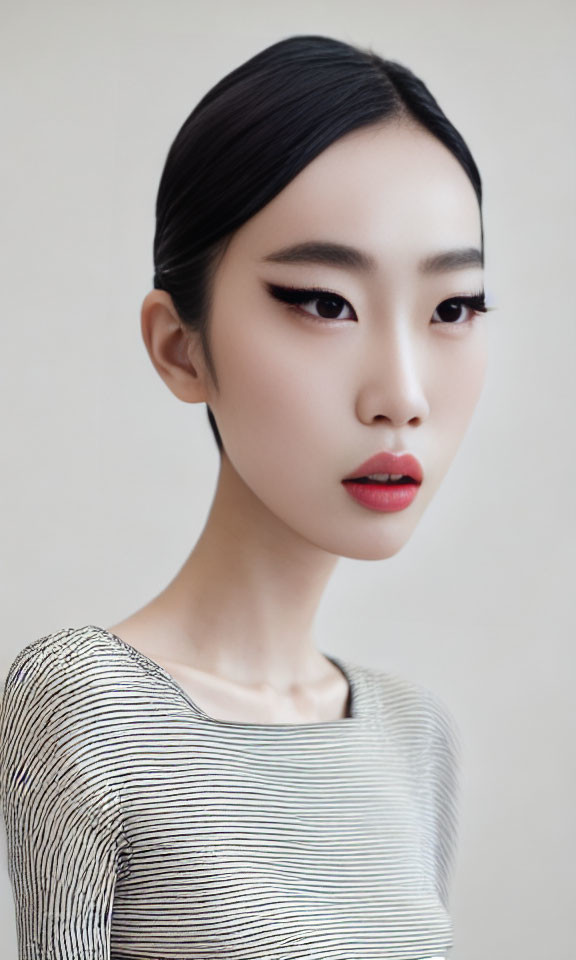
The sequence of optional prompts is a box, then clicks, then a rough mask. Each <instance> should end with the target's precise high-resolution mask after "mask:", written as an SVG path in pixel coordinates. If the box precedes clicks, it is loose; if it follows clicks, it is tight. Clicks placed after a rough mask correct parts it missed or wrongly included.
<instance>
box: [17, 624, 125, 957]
mask: <svg viewBox="0 0 576 960" xmlns="http://www.w3.org/2000/svg"><path fill="white" fill-rule="evenodd" d="M87 689H89V684H88V687H87V681H86V677H85V676H84V677H82V676H78V675H76V674H75V673H74V671H73V670H72V668H71V667H70V665H69V663H68V661H67V660H66V657H65V656H63V655H62V654H61V653H60V652H59V650H58V645H57V644H54V646H53V647H43V646H42V644H38V643H34V644H32V645H29V646H28V647H26V648H25V649H24V650H23V651H21V652H20V654H19V655H18V656H17V657H16V659H15V660H14V661H13V663H12V665H11V667H10V670H9V672H8V675H7V678H6V680H5V684H4V695H3V700H2V705H1V710H0V801H1V806H2V814H3V817H4V822H5V827H6V835H7V851H8V871H9V875H10V879H11V883H12V888H13V895H14V901H15V906H16V922H17V935H18V949H19V960H108V958H109V956H110V923H111V912H112V901H113V893H114V886H115V883H116V878H117V874H118V866H119V849H120V840H121V834H122V829H121V821H120V803H119V797H118V795H117V793H116V792H115V791H114V790H113V789H112V788H111V786H110V783H109V780H108V778H107V775H106V765H105V763H104V764H103V763H102V762H101V757H102V744H101V742H100V740H99V739H98V735H96V736H95V733H94V731H95V727H94V723H93V717H94V710H93V704H92V703H91V702H90V696H89V694H87V693H86V692H85V691H86V690H87ZM91 718H92V720H91Z"/></svg>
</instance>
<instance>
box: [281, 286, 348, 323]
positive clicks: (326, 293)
mask: <svg viewBox="0 0 576 960" xmlns="http://www.w3.org/2000/svg"><path fill="white" fill-rule="evenodd" d="M266 288H267V290H268V293H269V294H270V296H272V297H274V299H275V300H279V301H280V302H281V303H287V304H289V305H290V307H291V308H292V309H294V310H296V312H297V313H303V314H305V315H306V316H308V317H310V318H311V319H312V320H319V321H322V320H355V319H356V315H355V314H354V310H353V309H352V307H351V306H350V304H349V303H348V301H347V300H345V299H344V297H341V296H340V295H339V294H338V293H332V292H331V291H330V290H324V289H322V288H320V287H308V288H307V289H302V288H300V287H280V286H278V285H277V284H275V283H267V284H266ZM313 303H315V304H317V310H318V312H317V313H313V312H312V313H310V312H308V310H304V309H302V308H303V306H304V305H305V304H313ZM345 306H346V307H348V308H349V310H351V311H352V316H346V315H344V316H343V315H342V310H343V308H344V307H345Z"/></svg>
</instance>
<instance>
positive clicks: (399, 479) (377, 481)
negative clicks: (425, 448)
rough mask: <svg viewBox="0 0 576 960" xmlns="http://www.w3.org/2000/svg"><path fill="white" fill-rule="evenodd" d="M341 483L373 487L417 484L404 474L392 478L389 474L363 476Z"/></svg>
mask: <svg viewBox="0 0 576 960" xmlns="http://www.w3.org/2000/svg"><path fill="white" fill-rule="evenodd" d="M342 483H372V484H374V486H378V487H399V486H402V485H403V484H406V483H414V484H415V483H417V481H416V480H415V479H414V477H409V476H406V475H405V474H402V475H398V474H397V475H396V476H392V475H391V474H381V475H379V476H376V475H372V476H365V477H346V479H345V480H343V481H342Z"/></svg>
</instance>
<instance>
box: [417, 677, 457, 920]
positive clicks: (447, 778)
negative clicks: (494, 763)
mask: <svg viewBox="0 0 576 960" xmlns="http://www.w3.org/2000/svg"><path fill="white" fill-rule="evenodd" d="M428 694H429V696H430V703H431V721H432V728H431V731H430V736H429V738H428V741H427V745H426V758H425V771H426V772H425V780H426V782H427V786H428V796H429V805H428V810H429V815H430V816H431V818H432V831H431V834H432V836H433V838H434V848H433V858H434V866H435V874H436V883H437V888H438V895H439V897H440V900H441V902H442V905H443V906H444V908H445V909H446V910H447V911H448V910H449V898H450V886H451V882H452V875H453V872H454V865H455V860H456V851H457V844H458V830H459V809H458V804H459V800H460V762H461V756H462V749H461V740H460V733H459V730H458V727H457V725H456V721H455V720H454V718H453V716H452V714H451V713H450V711H449V710H448V708H447V706H446V705H445V704H444V702H443V701H442V699H441V698H440V697H439V696H438V695H437V694H435V693H433V692H432V691H428Z"/></svg>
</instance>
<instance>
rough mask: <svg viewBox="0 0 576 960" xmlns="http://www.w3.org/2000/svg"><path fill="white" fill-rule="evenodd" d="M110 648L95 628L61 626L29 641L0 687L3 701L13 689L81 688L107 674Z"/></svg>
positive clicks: (101, 632)
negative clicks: (62, 686)
mask: <svg viewBox="0 0 576 960" xmlns="http://www.w3.org/2000/svg"><path fill="white" fill-rule="evenodd" d="M112 656H113V648H112V647H111V645H110V643H109V642H108V640H107V638H106V636H105V634H104V633H103V631H102V630H100V629H99V628H98V627H95V626H91V625H90V626H84V627H63V628H61V629H59V630H56V631H54V632H52V633H48V634H45V635H44V636H42V637H39V638H37V639H35V640H32V641H30V642H29V643H28V644H26V646H25V647H23V648H22V649H21V650H20V651H19V653H17V654H16V656H15V657H14V659H13V660H12V662H11V663H10V665H9V667H8V671H7V673H6V674H5V676H4V680H3V684H2V694H3V699H4V696H6V695H7V694H8V693H11V692H13V691H14V690H15V689H22V690H32V689H33V688H34V689H40V688H48V687H54V688H56V687H57V686H59V685H61V684H63V685H65V686H72V685H77V686H81V685H82V683H83V681H85V680H86V678H87V676H89V677H91V678H93V679H95V678H97V677H98V676H99V675H100V674H102V673H106V672H108V671H109V666H110V660H111V658H112Z"/></svg>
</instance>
